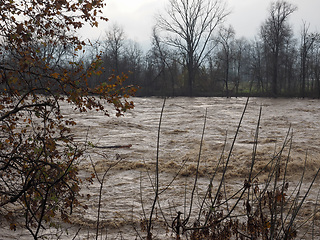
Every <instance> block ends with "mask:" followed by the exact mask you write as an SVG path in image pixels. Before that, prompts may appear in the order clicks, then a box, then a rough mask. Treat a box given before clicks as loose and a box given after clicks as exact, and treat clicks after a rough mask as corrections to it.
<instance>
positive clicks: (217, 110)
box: [0, 97, 320, 239]
mask: <svg viewBox="0 0 320 240" xmlns="http://www.w3.org/2000/svg"><path fill="white" fill-rule="evenodd" d="M132 100H133V101H134V103H135V109H133V110H131V111H129V112H127V113H126V114H125V115H124V116H122V117H119V118H117V117H114V116H110V117H107V116H104V115H103V114H101V113H97V112H90V113H87V114H79V113H77V112H73V111H72V110H71V108H70V107H69V106H67V105H62V108H63V111H65V112H66V114H68V115H69V116H70V117H72V118H73V119H75V120H76V121H77V122H78V124H77V125H76V126H75V127H74V129H73V130H74V135H75V139H76V141H78V142H80V143H85V142H90V143H91V144H90V146H89V147H88V149H87V153H86V158H85V159H84V160H83V161H82V162H81V164H80V167H81V171H80V175H81V177H83V178H85V177H86V176H89V175H90V174H91V173H92V172H93V166H92V163H91V162H90V159H91V160H92V161H93V164H94V167H95V170H96V172H97V174H98V175H99V177H100V178H102V177H103V174H104V173H105V172H106V171H108V172H107V174H106V176H105V180H104V185H103V189H102V205H101V215H100V220H101V225H100V226H101V227H102V228H103V231H102V235H103V237H104V238H103V239H105V238H106V237H107V239H135V237H136V236H138V235H139V234H140V235H141V236H145V233H144V232H143V231H141V226H140V222H141V219H143V218H144V216H147V218H148V216H149V214H150V208H151V205H152V201H153V198H154V191H153V183H154V178H155V177H154V176H155V175H154V171H155V162H156V156H157V136H158V127H159V119H160V112H161V108H162V105H163V102H164V100H163V99H160V98H133V99H132ZM246 101H247V99H246V98H228V99H227V98H183V97H178V98H169V99H167V100H166V102H165V106H164V111H163V117H162V123H161V130H160V139H159V149H158V150H159V151H158V160H159V169H160V170H159V171H160V175H159V184H160V191H163V192H162V193H161V195H160V196H159V201H160V204H161V211H162V213H161V214H160V212H161V211H160V207H159V206H157V209H156V210H157V211H156V213H155V214H157V216H158V219H159V221H158V223H157V224H158V228H159V230H157V227H156V226H155V230H154V232H155V235H157V236H158V238H159V239H167V238H169V237H170V233H169V235H166V234H167V233H166V232H163V231H161V229H165V228H164V227H161V224H163V223H164V222H165V220H166V221H168V222H172V220H173V219H174V217H176V213H177V212H178V211H180V212H182V213H186V212H187V211H186V209H188V207H187V206H189V205H190V196H191V191H192V189H193V183H194V179H195V178H194V176H195V172H196V168H197V162H198V159H200V166H199V179H198V182H197V187H196V195H195V196H196V197H195V199H197V201H194V202H195V203H194V206H195V207H194V209H195V210H194V211H195V212H196V207H197V206H198V205H199V203H200V202H201V200H199V199H201V196H203V193H204V192H205V191H206V189H207V187H208V184H209V179H210V177H211V176H212V174H213V172H214V171H215V167H216V165H217V163H218V160H219V159H220V158H221V156H222V158H223V159H225V160H226V159H227V157H228V155H229V152H230V148H231V146H232V142H233V139H234V137H235V133H236V130H237V126H238V124H239V121H240V118H241V115H242V112H243V110H244V107H245V104H246ZM260 108H262V112H261V120H260V124H259V126H258V129H259V135H258V145H257V150H256V155H255V167H254V170H253V173H254V174H258V173H259V175H258V179H259V181H260V182H264V181H265V180H266V179H267V178H268V171H267V170H268V169H265V170H262V169H264V167H265V166H266V164H268V162H270V160H271V159H272V158H273V156H274V155H275V154H276V153H278V152H279V151H280V149H281V148H282V147H283V143H284V141H285V139H286V136H288V139H292V141H287V144H286V145H285V146H284V151H283V156H286V157H285V158H289V160H288V168H287V178H288V181H289V182H290V183H292V185H294V184H295V183H296V182H298V181H299V180H300V178H301V174H302V172H303V169H305V173H304V179H305V180H304V184H305V188H307V186H308V184H309V183H310V182H311V180H312V179H313V177H314V175H315V174H316V172H317V170H318V168H319V167H320V101H319V100H310V99H304V100H302V99H281V98H279V99H268V98H251V99H249V102H248V105H247V108H246V112H245V114H244V116H243V121H242V123H241V127H240V129H239V133H238V135H237V138H236V141H235V145H234V147H233V149H232V152H231V154H230V160H229V161H230V162H229V165H228V168H227V172H226V175H225V181H226V186H227V188H226V192H227V194H230V195H232V193H233V192H234V191H236V189H238V188H240V187H241V186H243V181H244V179H245V178H246V177H248V174H249V170H250V166H251V161H252V152H253V147H254V144H253V143H254V139H255V134H256V132H257V131H256V130H257V124H258V119H259V112H260ZM111 112H112V110H111ZM205 116H206V117H205ZM205 121H206V122H205ZM204 122H205V129H204ZM203 129H204V134H203V140H202V144H201V139H202V133H203ZM288 139H287V140H288ZM115 145H121V146H131V147H126V148H105V147H108V146H115ZM92 146H95V147H92ZM97 146H98V147H99V148H97ZM200 146H201V153H200ZM289 150H290V156H289V157H288V154H289ZM199 153H200V154H199ZM199 156H200V158H199ZM305 161H306V164H305ZM221 176H222V168H220V169H218V173H217V177H216V179H215V180H214V181H213V183H214V184H217V185H218V183H219V178H221ZM318 182H320V179H318V181H316V183H315V187H314V188H313V190H312V191H311V193H310V199H308V201H309V203H310V206H311V205H312V206H315V203H314V202H316V198H317V194H318ZM99 188H100V184H99V182H98V181H97V180H95V181H94V183H93V184H89V185H85V186H83V187H82V190H81V191H82V194H83V198H82V202H83V204H85V205H87V206H88V209H87V210H84V209H83V210H78V211H77V212H76V213H75V214H74V216H73V217H72V221H73V222H75V223H76V226H70V230H69V235H65V234H64V235H62V236H61V239H72V237H71V238H70V236H74V235H75V233H76V232H77V229H79V228H81V230H80V231H79V233H78V235H77V236H76V237H75V239H95V238H94V236H95V231H94V226H95V222H96V219H97V209H98V197H99ZM89 195H90V196H89ZM306 211H307V213H308V211H309V212H310V211H313V210H312V209H311V207H310V209H306ZM307 213H306V214H307ZM162 214H163V215H162ZM160 215H161V216H160ZM317 232H318V233H317V234H318V235H317V236H318V237H319V225H318V226H317ZM72 234H73V235H72ZM3 235H4V236H3V238H4V239H5V238H6V237H9V238H11V239H29V238H28V235H27V233H26V232H25V231H23V230H18V231H16V232H14V233H13V232H10V231H4V233H3ZM0 239H2V237H1V233H0ZM53 239H54V238H53Z"/></svg>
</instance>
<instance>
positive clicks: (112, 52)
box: [105, 24, 125, 75]
mask: <svg viewBox="0 0 320 240" xmlns="http://www.w3.org/2000/svg"><path fill="white" fill-rule="evenodd" d="M124 40H125V34H124V31H123V28H122V27H120V26H118V25H117V24H115V25H113V26H112V28H111V30H109V31H107V32H106V39H105V47H106V54H107V56H106V57H110V58H111V60H110V61H111V66H112V67H113V68H115V69H113V70H115V73H116V75H118V74H119V73H120V71H119V62H120V58H121V55H122V51H123V48H124ZM105 60H106V59H105Z"/></svg>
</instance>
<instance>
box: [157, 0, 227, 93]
mask: <svg viewBox="0 0 320 240" xmlns="http://www.w3.org/2000/svg"><path fill="white" fill-rule="evenodd" d="M228 14H229V12H228V11H227V10H226V7H225V4H224V3H223V2H222V1H220V0H213V1H209V0H170V3H169V7H168V8H167V10H166V15H160V16H159V17H158V23H157V26H158V27H159V29H161V30H164V31H166V32H167V35H166V37H165V43H166V44H168V45H169V46H171V47H173V48H176V49H178V50H179V52H180V53H181V55H182V58H183V64H184V65H185V67H186V69H187V71H188V79H187V84H186V85H187V88H188V94H189V95H190V96H192V95H193V85H194V81H195V76H196V72H197V69H198V68H199V66H200V65H201V64H202V62H203V60H204V59H205V58H206V56H207V55H208V54H209V53H210V52H211V51H212V48H213V47H212V45H210V44H209V42H210V41H212V35H213V33H214V30H215V29H216V28H217V26H218V25H220V24H221V23H222V22H223V20H224V19H225V17H226V16H227V15H228Z"/></svg>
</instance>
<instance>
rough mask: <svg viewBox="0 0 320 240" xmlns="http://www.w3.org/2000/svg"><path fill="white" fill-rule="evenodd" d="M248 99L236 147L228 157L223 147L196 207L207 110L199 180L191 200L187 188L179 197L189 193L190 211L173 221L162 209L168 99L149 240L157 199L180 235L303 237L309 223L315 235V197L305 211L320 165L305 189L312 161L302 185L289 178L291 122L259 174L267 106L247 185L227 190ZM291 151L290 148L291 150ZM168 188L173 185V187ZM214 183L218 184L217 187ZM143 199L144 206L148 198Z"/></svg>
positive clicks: (177, 236) (193, 239) (148, 221)
mask: <svg viewBox="0 0 320 240" xmlns="http://www.w3.org/2000/svg"><path fill="white" fill-rule="evenodd" d="M248 102H249V98H248V100H247V102H246V104H245V106H244V110H243V112H242V116H241V118H240V121H239V124H238V126H237V129H236V132H235V136H234V138H233V141H232V144H231V148H230V150H229V152H228V153H227V154H226V155H227V157H226V158H224V155H225V154H224V151H225V147H223V149H222V153H221V157H220V159H219V160H218V162H217V165H216V168H215V171H214V172H213V174H212V175H211V177H210V178H209V179H208V185H207V186H208V187H207V190H206V192H205V194H204V195H203V196H200V195H198V196H197V197H198V202H199V203H200V204H199V206H198V208H196V209H195V207H194V198H195V197H196V196H195V195H196V188H197V184H198V181H197V180H198V177H199V166H200V164H201V149H202V144H203V138H204V135H205V126H206V121H207V111H206V112H205V117H204V124H203V132H202V136H201V141H200V148H199V155H198V159H197V167H196V172H195V174H194V184H193V187H192V192H191V195H190V199H188V201H186V200H187V199H186V198H187V194H185V196H177V197H179V198H180V197H184V198H185V201H184V202H185V203H184V212H183V213H182V212H181V211H177V212H176V213H175V215H174V216H173V217H171V222H170V221H169V220H168V219H169V217H168V216H166V215H165V213H164V212H163V211H162V210H161V204H162V203H161V201H160V200H159V152H160V145H159V141H160V138H161V137H160V128H161V120H162V115H163V111H164V107H165V101H164V103H163V106H162V110H161V116H160V121H159V128H158V138H157V156H156V168H155V181H154V183H152V186H153V189H154V201H153V204H152V207H151V211H150V214H149V218H148V219H145V220H144V222H146V224H147V228H146V232H147V239H148V240H151V239H153V236H154V234H153V233H152V231H153V230H152V229H153V228H152V226H153V224H154V219H153V215H154V210H155V207H156V205H157V206H158V208H159V209H160V211H161V213H162V214H161V216H162V217H163V220H164V222H165V223H166V225H167V227H168V228H169V229H171V231H172V233H173V234H174V235H175V239H191V240H196V239H268V240H269V239H270V240H271V239H294V238H297V236H300V237H301V234H302V235H303V234H308V233H307V230H306V229H307V225H308V224H309V225H310V226H312V231H311V232H310V231H309V232H310V233H309V236H308V237H309V238H313V239H314V237H315V231H314V228H315V225H316V222H315V221H316V220H315V216H316V214H317V213H318V211H319V210H318V209H317V208H316V206H317V201H318V200H315V201H316V203H315V208H314V211H313V213H312V214H311V215H308V216H307V217H306V216H303V214H302V212H303V208H304V206H305V204H306V199H307V198H308V196H309V193H310V191H312V190H314V189H313V186H314V184H315V181H316V179H317V177H318V175H319V171H320V169H319V170H318V171H317V172H316V174H315V175H314V177H313V179H312V180H311V182H309V185H308V186H307V187H304V191H302V185H303V183H304V173H305V170H306V167H304V169H303V171H302V174H301V176H300V180H299V182H298V183H297V184H296V186H292V187H291V185H294V183H292V182H289V181H288V179H287V172H288V171H287V170H288V162H289V159H290V152H291V149H292V138H293V134H292V130H291V127H289V129H288V132H287V135H286V136H285V139H284V141H283V143H282V146H281V148H280V150H279V151H275V152H274V154H273V157H272V158H271V159H270V161H269V162H268V163H267V164H266V165H265V167H264V168H263V169H261V170H260V171H259V172H258V173H256V174H254V169H255V164H256V161H257V160H256V156H257V149H258V147H259V146H258V139H259V127H260V121H261V112H262V108H260V113H259V116H258V120H257V126H256V131H255V136H254V141H253V149H252V157H251V164H250V169H249V171H248V175H247V177H246V178H244V179H242V180H241V181H242V182H243V184H242V186H241V187H239V189H237V190H236V191H235V192H234V193H233V194H228V193H227V192H226V184H227V183H226V178H225V176H226V173H227V172H228V170H229V168H228V166H229V163H230V161H231V155H232V153H233V148H234V146H235V144H236V140H237V137H238V133H239V130H240V128H241V124H242V119H243V117H244V115H245V113H246V108H247V106H248ZM225 144H226V142H225ZM285 150H286V151H285ZM285 152H287V154H286V155H285ZM306 162H307V154H306V160H305V164H304V166H306ZM221 166H222V169H223V170H222V175H221V177H218V175H217V172H218V169H219V168H221ZM265 171H268V177H267V180H266V181H264V182H260V181H259V176H260V175H261V174H262V172H265ZM176 177H177V176H174V177H173V180H172V181H171V182H170V185H171V184H174V179H176ZM214 180H215V181H214ZM214 182H218V185H217V186H214ZM165 189H167V187H166V188H165ZM214 189H216V190H215V191H214ZM164 191H165V190H164ZM162 192H163V191H162ZM141 194H142V193H141ZM141 199H142V198H141ZM187 202H188V204H187ZM142 205H143V206H144V205H145V204H142ZM143 211H144V213H145V212H146V210H145V209H143ZM145 218H146V215H145ZM302 229H303V230H302ZM303 231H304V233H303Z"/></svg>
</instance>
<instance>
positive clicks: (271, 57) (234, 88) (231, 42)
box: [2, 0, 320, 98]
mask: <svg viewBox="0 0 320 240" xmlns="http://www.w3.org/2000/svg"><path fill="white" fill-rule="evenodd" d="M195 2H198V4H199V5H200V4H204V3H205V2H207V4H209V5H210V4H211V2H210V1H195ZM173 3H175V4H179V3H180V1H178V0H173V1H171V4H173ZM174 7H175V8H174V10H176V9H177V8H178V7H179V6H178V5H175V6H174ZM180 7H181V6H180ZM192 7H195V8H196V7H197V6H196V5H195V6H190V8H192ZM168 9H169V10H170V8H168ZM196 9H199V11H203V9H212V11H215V12H212V13H209V12H205V13H201V14H202V15H203V14H207V15H208V16H209V15H210V14H212V15H213V17H212V18H211V22H210V23H205V22H201V19H200V20H199V21H198V26H193V25H192V24H193V23H194V22H196V21H195V20H197V19H190V23H188V22H185V23H182V24H181V25H177V24H176V25H177V26H179V27H180V28H179V29H175V28H174V27H175V26H176V25H175V23H174V22H172V17H173V16H175V15H174V14H177V13H176V12H174V10H171V11H172V12H170V11H169V10H168V11H169V12H168V15H167V16H160V17H159V19H158V23H157V25H156V26H155V27H154V29H153V34H152V43H151V47H150V49H149V50H147V51H144V50H142V47H141V46H140V45H139V44H138V43H137V42H134V41H132V40H130V39H127V38H126V37H125V32H124V30H123V28H122V27H120V26H118V25H113V26H112V27H111V28H110V29H109V30H108V31H106V34H105V36H104V37H103V39H100V40H97V41H95V42H92V43H91V47H87V48H86V49H85V51H84V53H83V55H82V57H80V58H79V56H77V57H74V56H75V55H74V53H73V52H72V50H71V49H73V48H72V46H66V45H63V46H62V45H59V43H58V41H57V42H55V43H54V44H52V42H51V43H49V42H48V44H47V45H43V46H41V49H42V50H41V52H39V57H41V58H43V59H47V58H46V56H47V55H48V54H51V55H52V56H54V58H56V59H58V60H59V62H61V61H65V62H66V68H70V71H73V70H72V67H70V64H68V63H70V62H73V63H74V62H76V61H81V62H85V63H86V64H87V66H90V64H91V63H92V62H93V61H95V59H96V56H100V59H101V61H99V64H100V65H97V67H100V68H101V71H100V73H101V74H97V75H92V76H90V77H89V78H88V79H89V80H88V83H87V84H88V85H89V86H90V87H94V86H97V85H98V84H100V83H103V82H106V81H107V82H108V78H109V76H110V75H112V74H114V75H121V74H122V73H124V74H128V79H127V81H126V83H125V84H127V85H135V86H139V89H138V91H137V95H138V96H151V95H152V96H227V97H230V96H270V97H278V96H285V97H310V98H320V34H319V33H318V32H310V30H309V27H308V26H309V25H308V24H307V23H303V24H302V26H301V29H302V30H301V33H300V35H299V36H294V34H293V30H292V29H293V27H292V26H291V25H290V24H289V22H288V17H289V15H290V14H291V13H293V12H294V11H295V10H296V8H295V6H293V5H291V4H290V3H288V2H285V1H277V2H274V3H272V4H271V6H270V10H269V17H268V18H267V19H266V20H265V21H264V22H263V23H261V27H260V31H259V32H258V33H257V36H256V37H255V38H254V39H246V38H240V39H237V38H236V34H235V30H234V29H233V27H232V26H224V25H223V21H222V20H223V19H224V18H225V17H227V16H228V15H229V13H228V12H226V10H225V9H221V8H219V6H215V7H213V8H209V7H207V8H205V7H199V6H198V7H197V8H196ZM189 10H190V9H186V10H185V11H189ZM190 11H191V10H190ZM193 11H195V10H193ZM182 13H183V11H181V12H179V14H182ZM217 13H219V14H221V16H219V17H217ZM222 13H223V14H222ZM185 14H186V15H188V12H186V13H185ZM201 14H200V13H199V14H195V16H200V15H201ZM188 16H189V15H188ZM208 18H209V17H208ZM215 18H216V19H215ZM176 19H182V16H180V18H178V17H176ZM212 22H214V25H213V26H210V24H212ZM170 24H171V25H170ZM183 24H184V25H183ZM189 24H190V25H189ZM203 26H210V28H209V29H204V28H203ZM170 29H171V31H170ZM197 29H198V30H197ZM184 30H186V31H184ZM34 44H35V45H36V44H37V43H34ZM3 51H4V52H6V54H5V55H4V58H3V59H2V61H5V62H7V63H6V64H8V65H10V62H11V65H14V62H15V61H16V59H19V56H17V53H16V52H15V51H14V49H13V50H11V51H10V49H9V48H7V49H3ZM81 51H82V50H81ZM58 60H57V61H58ZM43 64H44V66H45V65H46V64H49V63H46V62H44V63H43ZM50 64H55V63H54V61H52V63H50ZM95 64H96V63H95ZM71 66H72V65H71ZM56 72H59V68H57V69H56ZM39 74H40V73H39ZM79 74H81V73H79ZM48 80H50V79H48ZM30 81H32V79H30ZM52 88H54V87H52Z"/></svg>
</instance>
